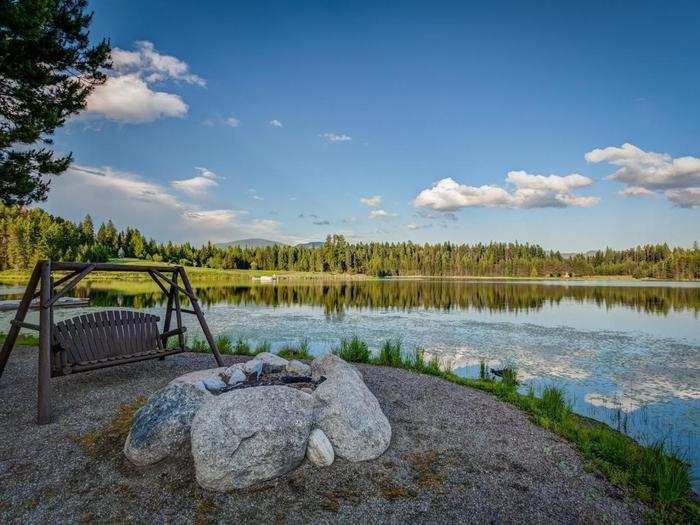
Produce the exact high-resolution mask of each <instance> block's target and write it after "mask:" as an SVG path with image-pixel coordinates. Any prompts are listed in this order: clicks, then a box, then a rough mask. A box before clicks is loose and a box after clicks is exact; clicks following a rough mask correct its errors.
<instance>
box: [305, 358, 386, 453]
mask: <svg viewBox="0 0 700 525" xmlns="http://www.w3.org/2000/svg"><path fill="white" fill-rule="evenodd" d="M333 357H334V359H333V358H327V357H325V358H324V361H323V362H322V363H321V364H322V365H323V366H316V367H315V369H314V364H313V363H312V370H314V372H316V373H319V371H322V372H323V374H322V375H323V376H325V377H326V380H325V381H324V382H323V383H321V384H320V385H318V386H317V387H316V390H314V398H315V400H316V414H315V426H316V427H318V428H320V429H321V430H323V432H324V433H325V434H326V436H327V437H328V439H329V440H330V442H331V444H332V445H333V449H334V450H335V454H336V455H337V456H339V457H341V458H344V459H347V460H350V461H364V460H368V459H375V458H377V457H379V456H381V455H382V454H383V453H384V451H385V450H386V449H387V447H388V446H389V442H390V441H391V425H390V424H389V420H388V419H387V418H386V416H385V415H384V412H382V409H381V407H380V406H379V402H378V401H377V398H376V397H374V394H372V392H370V390H369V388H367V386H366V385H365V383H364V381H363V380H362V377H361V376H360V374H359V373H358V372H357V370H356V369H355V367H353V366H351V365H348V364H347V363H345V361H343V360H342V359H340V358H338V357H336V356H333ZM314 363H316V361H314Z"/></svg>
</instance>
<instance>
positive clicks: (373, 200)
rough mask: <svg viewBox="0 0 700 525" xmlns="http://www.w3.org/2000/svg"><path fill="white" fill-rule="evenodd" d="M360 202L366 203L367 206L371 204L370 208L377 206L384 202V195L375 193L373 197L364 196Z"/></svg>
mask: <svg viewBox="0 0 700 525" xmlns="http://www.w3.org/2000/svg"><path fill="white" fill-rule="evenodd" d="M360 202H361V203H362V204H364V205H365V206H369V207H370V208H376V207H377V206H379V205H380V204H381V203H382V196H381V195H373V196H371V197H362V198H361V199H360Z"/></svg>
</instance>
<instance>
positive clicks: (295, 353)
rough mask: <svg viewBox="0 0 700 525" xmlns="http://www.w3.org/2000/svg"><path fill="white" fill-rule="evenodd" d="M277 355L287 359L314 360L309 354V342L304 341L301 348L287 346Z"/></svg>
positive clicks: (300, 345)
mask: <svg viewBox="0 0 700 525" xmlns="http://www.w3.org/2000/svg"><path fill="white" fill-rule="evenodd" d="M277 355H278V356H280V357H284V358H285V359H307V360H308V359H312V357H313V356H312V355H311V353H310V352H309V341H308V340H306V339H304V340H303V341H302V342H301V343H299V346H291V345H289V346H285V347H284V348H282V349H281V350H280V351H279V352H277Z"/></svg>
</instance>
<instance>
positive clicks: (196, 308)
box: [179, 267, 224, 366]
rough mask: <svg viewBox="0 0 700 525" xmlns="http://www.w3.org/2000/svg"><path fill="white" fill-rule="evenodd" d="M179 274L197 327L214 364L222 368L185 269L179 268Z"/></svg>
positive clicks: (222, 361)
mask: <svg viewBox="0 0 700 525" xmlns="http://www.w3.org/2000/svg"><path fill="white" fill-rule="evenodd" d="M179 273H180V277H181V278H182V284H183V285H184V286H185V290H187V293H188V294H189V295H190V302H191V303H192V310H194V313H195V315H196V316H197V320H198V321H199V326H201V327H202V332H204V337H206V338H207V342H208V343H209V348H211V351H212V352H213V353H214V359H216V364H217V365H219V366H224V360H223V359H221V354H220V353H219V348H218V347H217V346H216V341H214V338H213V337H212V335H211V332H210V331H209V326H207V321H206V320H205V319H204V314H203V313H202V309H201V308H200V307H199V301H198V300H197V296H196V295H195V294H194V291H193V290H192V285H191V284H190V280H189V279H188V277H187V274H186V273H185V269H184V268H182V267H180V268H179Z"/></svg>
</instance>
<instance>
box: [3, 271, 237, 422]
mask: <svg viewBox="0 0 700 525" xmlns="http://www.w3.org/2000/svg"><path fill="white" fill-rule="evenodd" d="M93 271H99V272H142V273H147V274H148V275H150V277H151V278H152V279H153V281H154V282H155V283H156V284H157V285H158V287H159V288H160V289H161V290H162V291H163V293H164V294H165V295H166V296H167V298H168V303H167V307H166V309H165V320H164V324H163V332H162V333H160V332H159V330H158V321H159V320H160V319H159V318H158V317H157V316H155V315H151V314H145V313H143V312H132V311H127V310H110V311H100V312H97V313H90V314H84V315H80V316H77V317H73V318H72V319H67V320H65V321H61V322H60V323H56V324H54V322H53V310H54V307H55V306H56V302H57V301H58V300H59V299H61V298H62V297H65V296H66V294H67V293H68V292H70V291H71V290H73V289H74V288H75V286H76V285H77V284H78V283H79V282H80V281H81V280H82V279H83V278H85V276H87V275H88V274H89V273H91V272H93ZM53 272H67V273H66V274H65V275H63V276H62V277H60V278H59V279H57V280H56V281H54V277H53ZM178 281H182V284H180V283H179V282H178ZM39 284H41V286H40V289H39V291H37V287H39ZM60 285H63V287H62V288H60V289H59V288H58V287H59V286H60ZM180 294H183V295H185V296H186V297H187V298H188V299H189V302H190V305H191V309H186V308H182V307H181V305H180ZM37 298H38V299H39V304H38V309H39V324H38V325H35V324H30V323H26V322H25V321H24V319H25V317H26V315H27V312H28V311H29V309H30V308H34V307H35V305H36V302H35V300H36V299H37ZM173 313H174V314H175V323H176V328H174V329H171V328H170V325H171V322H172V318H173ZM183 313H185V314H191V315H194V316H196V317H197V320H198V321H199V325H200V326H201V328H202V331H203V332H204V336H205V337H206V339H207V342H208V343H209V347H210V348H211V351H212V352H213V354H214V359H216V363H217V365H218V366H223V361H222V359H221V355H220V354H219V350H218V348H217V346H216V342H215V341H214V338H213V337H212V335H211V332H210V331H209V327H208V326H207V322H206V320H205V319H204V314H203V313H202V309H201V308H200V306H199V301H198V300H197V297H196V296H195V294H194V291H193V290H192V285H191V284H190V280H189V279H188V278H187V274H186V273H185V269H184V268H182V267H181V266H160V267H159V266H130V265H120V264H110V263H77V262H51V261H39V262H38V263H37V264H36V266H35V267H34V270H33V271H32V275H31V277H30V278H29V284H28V285H27V289H26V290H25V292H24V296H23V297H22V300H21V302H20V304H19V307H18V308H17V313H16V314H15V318H14V320H13V321H12V324H11V326H10V329H9V331H8V334H7V338H6V339H5V342H4V343H3V345H2V350H0V377H2V373H3V371H4V370H5V365H6V364H7V360H8V359H9V357H10V353H11V352H12V348H13V347H14V345H15V342H16V341H17V336H18V335H19V331H20V329H22V328H27V329H30V330H37V331H38V332H39V374H38V375H39V377H38V389H37V390H38V393H37V398H38V400H37V421H38V422H39V424H44V423H49V422H50V421H51V385H50V383H49V380H50V378H52V377H56V376H62V375H68V374H75V373H79V372H87V371H89V370H96V369H99V368H106V367H110V366H116V365H120V364H125V363H133V362H136V361H144V360H146V359H155V358H158V359H161V360H162V359H165V357H167V356H169V355H174V354H179V353H181V352H185V351H186V348H185V338H184V333H185V331H186V328H185V327H184V326H183V325H182V314H183ZM171 337H177V346H176V347H174V348H169V345H168V340H169V339H170V338H171Z"/></svg>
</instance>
